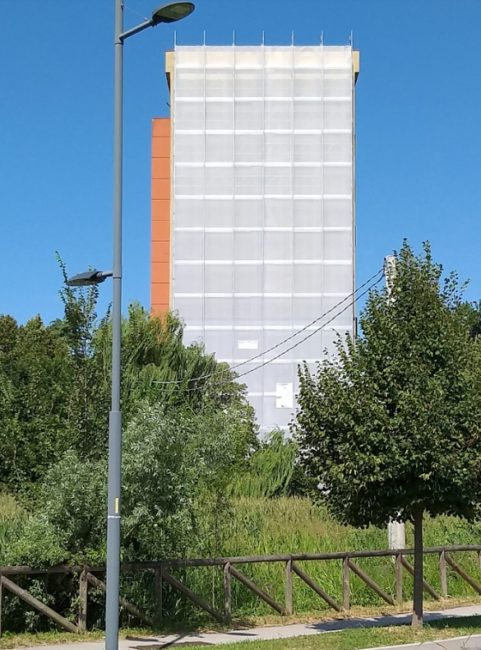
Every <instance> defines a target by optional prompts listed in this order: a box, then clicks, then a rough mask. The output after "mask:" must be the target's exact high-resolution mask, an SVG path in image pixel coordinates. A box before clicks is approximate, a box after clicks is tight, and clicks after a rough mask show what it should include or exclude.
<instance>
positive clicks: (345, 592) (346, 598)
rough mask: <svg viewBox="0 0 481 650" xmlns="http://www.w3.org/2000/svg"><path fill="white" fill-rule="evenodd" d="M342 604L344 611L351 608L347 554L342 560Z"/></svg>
mask: <svg viewBox="0 0 481 650" xmlns="http://www.w3.org/2000/svg"><path fill="white" fill-rule="evenodd" d="M342 606H343V608H344V609H345V610H346V611H349V609H351V586H350V583H349V555H346V557H345V558H344V559H343V561H342Z"/></svg>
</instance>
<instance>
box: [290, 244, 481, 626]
mask: <svg viewBox="0 0 481 650" xmlns="http://www.w3.org/2000/svg"><path fill="white" fill-rule="evenodd" d="M360 322H361V326H362V332H363V335H362V337H361V338H359V339H358V340H356V341H352V340H349V339H347V340H342V341H341V340H340V341H339V342H338V348H337V350H338V355H337V358H336V359H334V360H327V359H326V360H325V361H324V362H323V363H321V364H319V366H318V369H317V372H316V373H315V374H311V373H310V372H309V370H308V369H307V367H306V366H304V367H303V368H301V370H300V393H299V408H298V412H297V420H296V422H295V423H294V430H295V435H296V437H297V440H298V442H299V445H300V448H301V459H302V462H303V464H304V466H305V467H306V469H307V470H308V472H309V473H310V475H311V476H312V477H313V478H315V480H316V481H317V482H318V484H319V486H320V491H319V494H320V495H321V496H322V498H323V499H324V500H325V501H326V503H327V504H328V506H329V508H330V510H331V511H332V512H333V513H334V515H335V516H336V517H337V518H338V519H339V520H340V521H342V522H345V523H350V524H353V525H355V526H359V527H364V526H368V525H369V524H371V523H372V524H376V525H384V524H386V523H387V521H388V520H389V518H390V517H392V518H398V517H402V518H403V519H404V520H411V521H412V522H413V523H414V537H415V581H414V606H413V625H414V626H420V625H422V616H423V602H422V597H423V593H422V592H423V587H422V577H423V562H422V522H423V515H424V513H429V514H430V515H432V516H436V515H438V514H441V513H446V514H455V515H458V516H461V517H466V518H468V519H472V518H474V517H475V515H476V513H477V508H478V504H479V501H480V489H481V399H480V395H481V393H480V390H481V383H480V368H481V347H480V341H479V339H476V338H473V337H472V336H471V335H470V334H471V333H470V329H471V326H472V319H470V317H469V314H468V310H466V309H464V308H463V306H462V299H461V293H460V290H459V288H458V282H457V278H456V276H455V275H450V276H448V277H447V278H445V279H444V280H443V279H442V269H441V267H440V266H439V265H438V264H435V263H434V262H433V260H432V257H431V252H430V249H429V246H428V245H425V248H424V254H423V255H422V256H419V257H416V256H415V255H414V253H413V251H412V250H411V249H410V247H409V246H408V245H407V243H404V245H403V247H402V249H401V251H400V252H399V254H397V255H396V273H395V278H394V281H393V286H392V293H391V294H390V295H388V292H387V291H386V290H376V291H372V292H371V294H370V296H369V299H368V301H367V305H366V307H365V309H364V312H363V314H362V317H361V319H360Z"/></svg>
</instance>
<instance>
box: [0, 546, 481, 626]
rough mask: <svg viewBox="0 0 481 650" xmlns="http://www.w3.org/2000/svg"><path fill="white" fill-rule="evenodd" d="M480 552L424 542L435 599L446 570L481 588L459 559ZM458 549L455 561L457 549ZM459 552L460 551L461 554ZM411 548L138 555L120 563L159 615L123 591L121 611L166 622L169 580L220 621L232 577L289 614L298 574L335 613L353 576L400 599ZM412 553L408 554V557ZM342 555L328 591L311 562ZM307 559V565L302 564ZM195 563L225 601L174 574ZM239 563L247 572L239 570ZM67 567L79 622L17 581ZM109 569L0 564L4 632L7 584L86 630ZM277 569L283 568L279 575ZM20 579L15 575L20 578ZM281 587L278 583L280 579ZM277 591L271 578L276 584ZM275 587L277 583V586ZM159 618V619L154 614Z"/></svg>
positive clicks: (442, 593)
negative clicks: (262, 580) (145, 578)
mask: <svg viewBox="0 0 481 650" xmlns="http://www.w3.org/2000/svg"><path fill="white" fill-rule="evenodd" d="M468 553H469V554H471V555H472V554H473V553H475V554H476V564H477V566H476V573H480V570H481V545H458V546H443V547H433V548H426V549H424V555H425V560H426V559H427V558H428V556H429V557H431V558H434V559H436V560H437V566H438V571H439V574H438V577H439V580H437V583H438V584H437V585H436V587H435V586H433V584H430V583H429V582H427V581H426V580H425V581H424V589H425V591H426V592H427V593H428V594H429V595H430V596H431V597H432V598H434V599H435V600H441V599H443V598H447V597H448V576H450V575H455V576H456V578H457V579H458V580H462V581H465V582H466V583H467V584H468V585H469V586H470V587H471V588H472V589H473V590H474V592H476V593H477V594H481V575H480V577H479V578H478V579H479V580H480V581H478V580H477V579H475V578H474V577H473V576H472V572H473V566H472V565H470V569H468V570H469V571H471V575H470V574H469V573H468V572H467V571H468V570H467V569H466V568H465V567H462V566H461V565H460V564H463V562H462V561H461V560H460V559H459V558H462V556H463V555H465V554H468ZM454 554H456V560H455V559H454V558H453V555H454ZM460 554H461V555H460ZM412 555H413V550H412V549H403V550H382V551H352V552H338V553H308V554H294V555H267V556H252V557H223V558H211V559H176V560H163V561H160V562H139V563H123V564H122V572H123V573H130V574H138V573H145V572H148V573H149V574H151V576H152V578H153V584H154V591H155V599H156V604H155V612H156V615H155V616H154V617H152V616H150V615H149V614H147V613H145V612H144V611H142V610H141V609H140V608H139V607H137V606H135V605H134V604H132V602H129V601H128V600H127V599H125V598H123V597H121V598H120V605H121V606H122V608H123V610H124V611H126V612H128V613H129V614H130V615H131V616H132V617H133V618H135V619H136V620H138V621H139V622H141V623H142V624H146V625H148V626H156V625H159V624H160V623H161V621H162V612H163V605H162V600H163V592H164V585H169V586H170V588H171V589H173V590H174V591H176V592H178V594H180V595H181V596H182V597H183V598H185V599H187V600H188V601H190V602H191V603H193V605H194V606H196V607H198V608H200V609H201V610H204V612H207V613H208V614H209V615H210V616H212V617H213V618H214V619H216V620H218V621H220V622H229V621H230V620H231V619H232V616H233V613H234V612H233V605H232V602H233V601H232V589H233V584H234V582H237V583H238V584H239V585H242V587H243V588H244V589H246V590H248V591H249V592H251V595H254V597H255V598H256V599H260V600H261V601H263V602H264V603H265V604H267V605H268V607H269V608H271V609H272V610H274V611H275V612H277V613H278V614H281V615H287V616H288V615H292V614H293V613H294V604H293V603H294V599H293V593H294V584H295V582H296V581H298V580H299V581H301V582H302V583H303V584H304V587H305V588H306V587H307V588H308V589H309V590H311V591H312V592H314V593H315V594H316V595H317V597H319V599H320V602H322V603H323V606H324V607H325V606H326V605H327V607H328V608H329V609H332V610H335V611H336V612H344V611H345V612H347V611H349V609H350V607H351V604H355V603H351V600H352V598H351V592H352V589H351V580H352V577H353V576H356V577H357V578H358V579H359V580H360V581H361V582H362V583H363V584H364V586H365V587H366V588H367V589H369V590H370V591H371V592H373V593H374V594H376V597H377V598H379V599H380V600H381V601H384V602H386V603H388V604H389V605H401V604H402V602H403V598H404V597H405V594H404V590H405V589H406V581H405V578H406V577H407V578H408V579H409V577H411V578H412V576H413V573H414V570H413V566H412V563H411V561H410V559H411V556H412ZM367 558H385V559H387V560H388V564H387V567H389V569H388V570H389V571H390V572H391V578H392V580H393V582H392V584H393V587H394V588H393V590H391V591H392V593H388V592H387V591H386V589H385V588H383V586H381V585H380V584H379V581H376V580H374V579H373V578H372V577H371V576H370V575H368V573H367V572H366V568H365V567H364V568H361V566H360V563H362V562H363V559H367ZM408 558H409V559H408ZM326 562H331V563H332V562H337V563H338V571H339V578H340V582H341V589H340V591H339V594H338V595H337V597H336V596H333V595H332V593H331V594H329V593H327V591H326V590H325V588H326V586H325V585H324V586H323V585H322V584H320V581H319V580H314V579H313V578H312V577H311V576H310V575H309V568H312V567H313V563H326ZM261 563H264V564H265V563H268V564H269V563H275V564H277V565H278V567H279V568H280V569H281V571H282V574H283V589H282V591H283V593H284V598H283V599H282V598H279V597H278V596H277V599H276V598H275V597H273V595H272V594H270V593H269V589H267V588H266V587H265V586H260V585H259V584H256V583H255V582H254V581H253V579H252V578H251V577H249V576H248V575H246V573H248V571H247V568H246V567H248V566H249V565H259V564H261ZM301 565H302V566H301ZM195 567H211V568H215V569H216V570H217V572H218V573H219V574H220V575H221V576H222V578H221V580H222V587H223V589H222V596H223V597H222V599H221V600H222V601H223V602H222V605H223V606H222V607H218V606H216V605H215V603H214V602H213V600H214V599H212V601H209V600H207V598H206V597H205V596H201V595H199V594H198V593H194V591H193V590H192V589H191V588H190V587H189V586H188V585H187V584H186V582H185V580H184V581H182V580H180V579H179V577H176V576H174V575H173V573H174V572H176V571H177V572H179V569H181V573H182V574H185V572H186V571H187V570H188V569H191V568H195ZM240 567H242V571H241V569H240ZM58 574H68V575H70V576H71V577H73V578H75V577H76V579H77V580H78V598H77V601H78V614H77V617H76V622H75V623H74V622H73V621H72V620H70V619H69V618H66V617H65V616H63V615H62V614H59V613H58V612H56V611H54V610H53V609H52V608H51V607H49V606H48V605H46V604H45V603H44V602H42V601H40V600H39V599H38V598H37V597H35V596H34V595H33V594H32V593H30V592H29V591H28V590H26V589H24V588H23V587H21V586H20V585H19V584H18V580H19V578H20V577H21V576H42V575H44V576H45V575H58ZM104 574H105V568H103V567H88V566H67V565H60V566H54V567H50V568H44V569H35V568H32V567H29V566H8V567H0V634H1V631H2V604H3V600H4V592H5V591H8V592H10V593H11V594H13V595H14V596H16V597H18V598H19V599H21V600H22V601H24V603H26V604H27V605H28V606H29V607H31V608H33V609H34V610H37V612H40V613H41V614H43V615H45V616H47V617H48V618H50V619H51V620H53V621H54V622H55V623H56V624H57V625H59V626H60V627H62V628H64V629H66V630H69V631H71V632H81V631H84V630H86V629H87V612H88V601H89V597H88V594H89V587H94V588H95V589H96V590H97V591H99V590H100V591H105V582H104V581H103V580H101V579H100V578H99V577H98V576H99V575H100V576H102V577H103V576H104ZM282 574H280V575H282ZM15 580H16V581H15ZM277 586H279V585H277ZM270 591H272V585H271V589H270ZM277 592H279V590H278V589H277ZM153 619H155V620H153Z"/></svg>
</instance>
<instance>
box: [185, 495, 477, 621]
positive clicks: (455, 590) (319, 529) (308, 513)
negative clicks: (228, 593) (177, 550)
mask: <svg viewBox="0 0 481 650" xmlns="http://www.w3.org/2000/svg"><path fill="white" fill-rule="evenodd" d="M406 533H407V544H408V546H410V545H411V544H412V528H411V526H409V525H407V531H406ZM220 537H221V539H220V543H219V544H218V546H217V547H213V548H210V549H206V552H204V553H203V556H204V557H205V556H207V555H211V556H213V555H215V556H219V555H224V556H235V555H270V554H289V553H300V552H301V553H321V552H334V551H347V550H366V549H383V548H384V549H385V548H386V547H387V531H386V530H385V529H379V528H375V527H370V528H367V529H364V530H358V529H355V528H352V527H348V526H341V525H340V524H339V523H337V522H336V521H334V520H332V518H331V517H330V516H329V515H328V513H327V512H326V510H325V509H324V508H320V507H317V506H314V505H313V504H312V503H311V502H310V501H309V500H307V499H301V498H280V499H270V500H268V499H254V498H241V499H237V500H236V501H235V504H234V506H233V508H232V510H231V514H230V517H229V518H228V520H227V522H226V523H225V525H224V528H223V530H222V534H221V536H220ZM480 539H481V524H468V523H466V522H463V521H461V520H459V519H456V518H454V517H439V518H437V519H435V520H431V519H429V518H428V519H427V520H426V524H425V544H426V546H438V545H443V544H447V545H449V544H473V543H478V542H479V540H480ZM195 555H196V554H195V549H193V551H192V554H191V557H195ZM454 558H455V559H456V561H457V562H458V563H459V564H460V565H461V566H462V567H464V568H465V569H466V571H467V572H468V573H469V574H470V575H472V576H473V577H474V578H475V579H477V580H480V581H481V574H480V569H479V563H478V558H477V554H476V553H474V552H472V553H471V552H470V553H457V554H454ZM356 562H357V563H358V564H359V566H360V567H361V568H363V569H364V570H365V571H366V572H367V573H368V574H369V575H370V576H371V577H372V578H373V579H374V580H375V581H376V582H377V583H378V584H379V585H380V586H381V587H382V588H383V589H384V590H385V591H386V592H387V593H388V594H390V595H391V596H393V597H394V595H395V580H394V564H393V561H392V560H391V558H372V559H371V558H366V559H359V560H356ZM299 566H300V567H301V568H302V569H303V570H304V571H305V572H306V573H307V574H308V575H310V576H311V577H312V578H313V579H314V580H315V581H316V582H318V583H319V584H320V585H321V586H322V587H323V589H324V590H325V591H327V592H328V593H329V594H330V595H331V596H332V597H333V598H334V599H335V600H337V602H340V601H341V599H342V579H341V562H340V561H321V562H319V561H308V562H299ZM238 568H239V569H240V570H241V571H242V572H244V573H245V574H246V575H248V576H249V577H250V578H252V579H253V580H254V582H256V583H257V584H258V585H259V586H260V587H262V588H264V589H265V590H266V591H268V592H269V593H270V594H271V595H272V596H273V597H274V599H275V600H276V601H277V602H279V603H281V604H282V603H283V599H284V585H283V572H284V566H283V564H282V563H280V562H279V563H272V564H267V563H266V564H255V565H240V566H239V567H238ZM404 573H405V576H404V594H405V599H406V600H407V599H409V598H411V597H412V578H411V577H410V576H409V575H408V574H407V572H404ZM425 573H426V579H427V580H428V582H430V583H431V584H432V585H433V587H434V588H435V589H436V590H437V591H438V592H439V591H440V588H441V585H440V576H439V566H438V558H437V556H428V557H427V558H426V561H425ZM183 579H184V580H185V581H186V582H187V583H188V585H189V586H190V587H191V588H192V589H193V590H194V591H197V592H198V593H201V594H202V595H203V596H204V597H205V598H208V599H209V600H210V601H211V602H213V603H214V604H215V605H216V606H217V607H218V608H221V607H222V570H221V569H218V568H199V569H189V571H188V572H187V573H186V574H185V575H184V576H183ZM448 587H449V594H450V596H454V597H459V598H469V597H474V595H475V594H474V592H473V590H472V589H471V587H470V586H469V585H468V584H467V583H466V582H464V581H463V580H462V579H461V578H459V576H457V574H455V573H454V572H452V571H449V572H448ZM232 588H233V594H232V606H233V611H234V613H235V614H236V615H238V616H248V615H254V616H264V615H266V614H269V613H271V612H272V610H270V608H269V607H268V606H267V605H265V604H264V603H262V602H260V601H259V600H258V599H257V598H256V597H255V596H254V595H252V594H251V593H250V592H247V590H246V589H245V588H244V587H243V586H242V585H240V584H239V583H238V582H237V581H235V580H233V582H232ZM351 602H352V604H353V605H359V606H364V607H379V606H380V605H382V604H383V601H381V600H380V599H379V597H378V596H377V595H376V594H375V593H374V592H373V591H372V590H371V589H370V588H369V587H367V586H366V585H365V584H364V583H363V582H362V581H361V580H360V579H359V578H357V577H356V576H354V575H351ZM294 609H295V611H296V612H297V613H299V612H307V611H315V610H317V611H319V612H320V613H323V612H326V611H327V605H325V604H324V603H323V602H322V601H320V599H319V598H318V597H317V596H316V595H315V594H314V592H312V590H310V589H309V588H308V587H307V586H306V585H305V584H304V583H303V582H301V581H300V580H299V579H298V578H296V577H295V578H294Z"/></svg>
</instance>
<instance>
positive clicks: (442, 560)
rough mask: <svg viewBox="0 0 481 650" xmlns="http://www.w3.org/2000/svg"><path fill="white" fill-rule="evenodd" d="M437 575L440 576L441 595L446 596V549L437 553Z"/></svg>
mask: <svg viewBox="0 0 481 650" xmlns="http://www.w3.org/2000/svg"><path fill="white" fill-rule="evenodd" d="M439 576H440V578H441V596H442V597H443V598H447V597H448V573H447V567H446V551H445V550H444V549H443V550H442V551H441V553H440V554H439Z"/></svg>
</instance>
